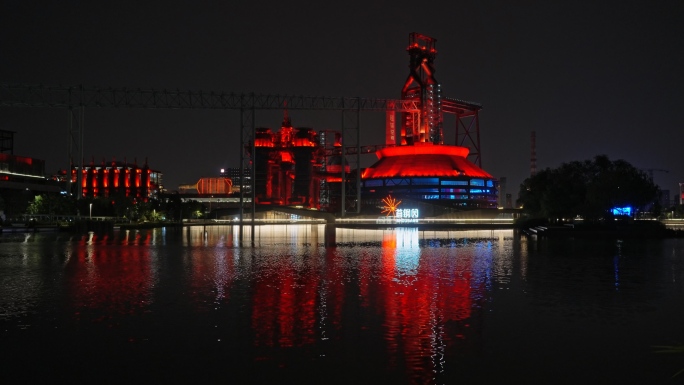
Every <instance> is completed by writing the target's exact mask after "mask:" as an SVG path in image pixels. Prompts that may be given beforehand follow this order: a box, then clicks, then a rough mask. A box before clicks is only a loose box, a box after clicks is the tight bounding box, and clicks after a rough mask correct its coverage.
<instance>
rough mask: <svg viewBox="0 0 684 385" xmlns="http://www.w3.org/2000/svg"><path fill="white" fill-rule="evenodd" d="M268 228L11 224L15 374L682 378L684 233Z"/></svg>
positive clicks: (8, 298)
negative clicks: (81, 229)
mask: <svg viewBox="0 0 684 385" xmlns="http://www.w3.org/2000/svg"><path fill="white" fill-rule="evenodd" d="M249 230H250V229H249V228H246V230H245V231H247V232H249ZM244 235H245V234H243V236H244ZM250 235H251V234H247V235H246V237H247V239H249V238H250ZM254 238H255V244H254V247H239V245H240V244H241V243H240V234H239V231H238V227H237V226H207V227H202V226H195V227H185V228H160V229H149V230H129V231H123V230H121V231H115V232H113V233H111V234H107V235H97V234H92V233H91V234H87V235H74V234H67V233H59V232H55V233H27V234H21V233H15V234H2V235H1V236H0V327H1V333H2V334H1V337H0V338H1V340H0V353H1V354H2V357H1V358H0V368H1V371H0V378H2V383H3V384H14V383H37V382H47V381H50V382H55V381H59V382H64V383H88V384H91V383H98V384H105V383H111V384H114V383H116V384H121V383H203V384H290V383H292V384H506V383H516V384H519V383H525V384H577V383H597V384H599V383H600V384H659V383H662V384H670V383H684V374H682V375H680V376H676V377H674V378H672V376H673V375H674V374H675V373H676V372H678V371H679V370H681V369H684V353H682V354H662V353H656V352H655V351H656V350H657V348H655V346H659V345H681V344H684V328H683V327H682V325H684V239H681V238H680V239H664V240H627V239H625V240H597V239H573V238H548V239H545V238H539V239H537V238H536V237H529V236H526V235H523V234H518V233H517V232H515V231H514V230H510V229H505V230H450V231H447V230H429V231H422V230H419V229H417V228H397V229H378V230H359V229H345V228H333V227H327V228H326V225H264V226H257V227H256V228H255V237H254Z"/></svg>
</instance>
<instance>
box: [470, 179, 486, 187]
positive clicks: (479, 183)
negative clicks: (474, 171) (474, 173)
mask: <svg viewBox="0 0 684 385" xmlns="http://www.w3.org/2000/svg"><path fill="white" fill-rule="evenodd" d="M470 185H471V186H484V179H471V180H470Z"/></svg>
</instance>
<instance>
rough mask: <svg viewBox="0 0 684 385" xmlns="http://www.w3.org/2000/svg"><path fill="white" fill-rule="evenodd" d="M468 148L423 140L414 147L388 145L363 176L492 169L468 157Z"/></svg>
mask: <svg viewBox="0 0 684 385" xmlns="http://www.w3.org/2000/svg"><path fill="white" fill-rule="evenodd" d="M468 152H469V150H468V149H467V148H466V147H460V146H448V145H433V144H431V143H420V144H416V145H413V146H397V147H387V148H384V149H382V150H378V151H377V152H376V153H375V154H376V155H377V156H378V158H379V159H378V161H377V162H376V163H375V164H374V165H372V166H371V167H369V168H367V169H366V170H365V171H364V172H363V175H362V178H363V179H372V178H397V177H422V176H426V177H427V176H432V177H457V176H467V177H480V178H492V175H490V174H489V173H488V172H486V171H484V170H483V169H481V168H479V167H478V166H476V165H475V164H474V163H472V162H470V161H469V160H467V159H466V157H467V156H468Z"/></svg>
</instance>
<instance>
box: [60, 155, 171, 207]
mask: <svg viewBox="0 0 684 385" xmlns="http://www.w3.org/2000/svg"><path fill="white" fill-rule="evenodd" d="M78 172H79V167H77V166H74V167H72V169H71V183H72V184H74V185H75V184H76V183H77V182H78V178H77V177H78V175H77V173H78ZM80 172H81V173H82V174H81V191H82V196H83V197H117V196H123V197H128V198H133V199H136V200H142V201H147V200H148V199H150V198H153V197H156V196H158V194H159V193H161V192H163V189H164V188H163V185H162V173H161V172H160V171H157V170H153V169H151V168H150V167H149V166H148V165H147V162H146V163H145V165H143V166H142V167H139V166H138V165H137V164H136V163H133V164H131V163H127V162H117V161H112V162H109V163H106V162H104V161H103V162H102V163H101V164H99V165H96V164H94V162H93V163H91V164H90V165H88V166H85V165H84V166H83V169H82V170H80ZM62 173H64V171H62Z"/></svg>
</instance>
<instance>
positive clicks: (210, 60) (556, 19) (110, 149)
mask: <svg viewBox="0 0 684 385" xmlns="http://www.w3.org/2000/svg"><path fill="white" fill-rule="evenodd" d="M434 3H435V4H448V5H427V4H429V2H418V1H401V0H393V1H375V2H369V1H355V0H349V1H344V2H327V1H318V2H302V1H279V2H272V1H252V2H234V1H188V2H181V1H171V0H170V1H164V2H156V1H134V2H129V1H111V2H110V1H82V2H81V1H59V2H34V1H27V0H4V1H2V2H1V3H0V82H3V83H13V84H46V85H60V84H61V85H79V84H82V85H85V86H96V87H114V88H123V87H129V88H145V89H150V88H155V89H164V88H167V89H176V88H180V89H184V90H203V91H211V90H213V91H226V92H256V93H273V94H275V93H280V94H296V95H310V96H361V97H377V98H399V97H400V91H401V87H402V85H403V82H404V80H405V79H406V76H407V75H408V55H407V53H406V51H405V48H406V46H407V44H408V35H409V33H411V32H419V33H423V34H426V35H429V36H432V37H434V38H436V39H437V49H438V55H437V59H436V61H435V65H436V69H437V72H436V78H437V79H438V80H439V81H440V83H441V84H442V90H443V95H444V96H448V97H454V98H458V99H464V100H469V101H474V102H478V103H481V104H482V105H483V110H482V112H481V117H480V131H481V152H482V165H483V168H484V169H485V170H487V171H489V172H490V173H491V174H493V175H494V176H495V177H498V178H501V177H506V178H507V180H508V192H512V193H513V194H514V197H515V196H516V195H517V190H518V186H519V184H520V183H521V182H522V181H523V179H524V178H526V177H527V176H529V172H530V157H531V156H530V153H531V148H530V147H531V146H530V133H531V132H532V131H535V132H536V137H537V141H536V142H537V146H536V152H537V168H538V169H542V168H546V167H557V166H559V165H560V164H561V163H563V162H569V161H573V160H585V159H591V158H593V157H594V156H596V155H599V154H605V155H607V156H608V157H609V158H610V159H613V160H615V159H624V160H626V161H628V162H630V163H631V164H633V165H634V166H636V167H638V168H640V169H643V170H648V169H654V170H667V171H668V172H664V171H654V172H653V176H654V180H655V182H656V183H657V184H659V185H660V186H661V188H663V189H669V190H670V191H671V193H672V194H673V195H674V194H675V192H676V191H677V190H678V182H684V168H683V167H682V156H681V154H682V147H683V144H684V127H683V125H682V117H681V115H682V110H683V108H684V107H683V106H684V71H683V69H684V55H683V52H684V44H683V43H682V39H683V38H684V22H682V20H684V5H682V4H683V3H682V2H681V1H643V2H641V1H619V2H612V1H590V2H581V1H567V2H563V4H562V5H559V4H557V3H559V2H555V1H553V2H549V1H538V2H536V1H516V2H510V1H496V2H494V1H470V2H465V1H449V2H434ZM281 116H282V115H281V113H280V112H277V113H266V112H257V117H256V124H257V126H270V127H272V128H277V127H279V124H280V121H281ZM291 117H292V119H293V124H294V125H295V126H306V127H313V128H315V129H339V128H340V120H341V118H340V116H339V113H338V112H330V113H321V112H318V113H312V112H303V111H302V112H300V111H293V112H291ZM85 125H86V132H85V150H84V153H85V156H86V159H91V158H92V157H94V158H95V161H96V162H101V161H102V159H103V158H104V159H107V160H111V159H112V158H116V159H117V160H123V159H124V158H126V159H127V160H129V161H132V160H133V159H137V161H138V162H139V163H142V162H144V159H145V158H147V159H148V160H149V164H150V166H151V167H153V168H156V169H159V170H161V171H162V172H163V173H164V178H165V185H166V187H167V188H169V189H175V188H177V186H178V184H180V183H194V182H195V181H196V180H197V179H198V178H199V177H201V176H212V175H215V174H216V173H217V172H218V169H219V168H221V167H236V166H238V159H239V158H238V150H239V148H238V145H237V143H238V141H239V126H240V118H239V113H238V112H236V111H203V110H196V111H177V110H128V109H116V110H114V109H100V110H97V109H87V110H86V112H85ZM361 125H362V144H379V143H382V141H383V134H384V116H383V114H382V113H380V114H378V113H367V114H364V115H362V121H361ZM0 128H2V129H6V130H12V131H16V132H17V134H16V136H15V154H17V155H25V156H31V157H35V158H41V159H45V160H46V162H47V169H48V171H50V172H52V171H56V170H58V169H60V168H64V167H65V166H66V164H67V160H68V148H67V143H68V140H67V131H68V118H67V113H66V111H64V110H45V109H31V108H25V109H16V108H12V109H10V108H0ZM445 134H446V139H447V140H449V138H450V137H451V138H453V133H450V131H448V130H447V131H446V132H445ZM452 140H453V139H452ZM372 161H373V159H372V158H371V159H368V160H364V165H367V164H370V163H372Z"/></svg>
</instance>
